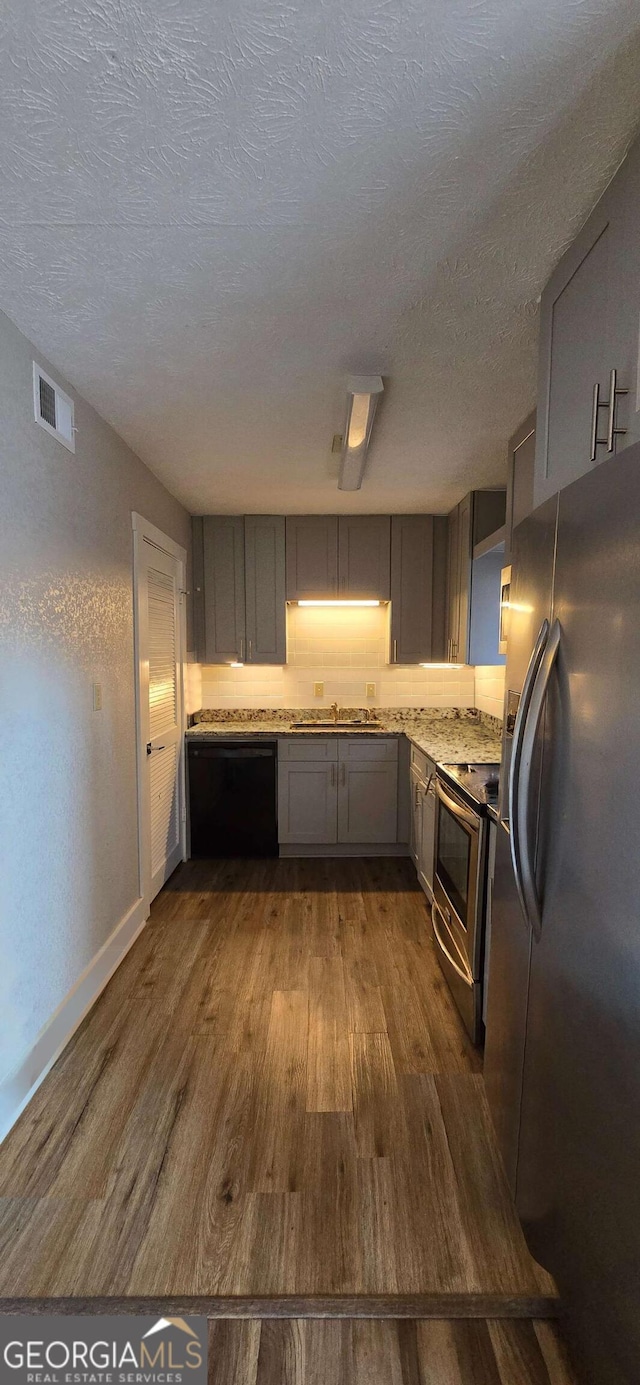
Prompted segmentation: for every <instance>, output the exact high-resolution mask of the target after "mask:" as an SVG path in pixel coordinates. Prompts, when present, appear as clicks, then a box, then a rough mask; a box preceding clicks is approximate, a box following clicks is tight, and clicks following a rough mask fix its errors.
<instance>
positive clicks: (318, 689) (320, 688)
mask: <svg viewBox="0 0 640 1385" xmlns="http://www.w3.org/2000/svg"><path fill="white" fill-rule="evenodd" d="M313 696H314V697H324V683H314V685H313Z"/></svg>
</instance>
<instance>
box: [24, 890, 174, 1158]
mask: <svg viewBox="0 0 640 1385" xmlns="http://www.w3.org/2000/svg"><path fill="white" fill-rule="evenodd" d="M148 917H149V911H148V908H147V907H146V901H145V900H144V899H138V900H136V902H135V904H133V905H132V907H131V908H130V909H129V910H128V912H127V913H126V914H125V916H124V918H123V919H121V920H120V923H118V924H117V925H116V927H115V928H114V930H113V933H111V935H110V936H109V937H108V938H107V941H106V943H103V945H102V947H101V948H100V951H99V952H96V955H95V957H93V958H92V959H91V961H90V963H89V965H88V967H86V968H85V970H84V971H83V973H82V976H80V977H79V978H78V980H77V981H76V983H75V986H72V988H71V990H70V991H69V992H68V994H67V995H66V996H65V998H64V1000H63V1001H62V1004H61V1005H59V1006H58V1009H57V1010H56V1011H55V1012H54V1014H53V1015H52V1016H51V1019H50V1020H48V1021H47V1023H46V1024H45V1026H44V1029H41V1031H40V1033H39V1035H38V1037H37V1039H36V1041H35V1043H34V1044H33V1045H32V1047H31V1048H30V1049H29V1051H28V1053H26V1054H25V1056H24V1057H23V1058H22V1059H21V1061H20V1062H19V1063H18V1066H17V1067H16V1068H14V1070H13V1072H12V1073H10V1075H9V1076H8V1077H6V1078H5V1079H4V1081H3V1082H0V1141H2V1140H4V1138H5V1136H6V1135H8V1133H9V1131H10V1130H11V1127H12V1126H13V1125H15V1123H16V1121H17V1119H18V1116H19V1115H20V1114H21V1112H22V1111H24V1108H25V1106H26V1105H27V1104H28V1102H29V1101H30V1100H31V1098H32V1096H33V1094H34V1092H35V1091H37V1089H38V1087H39V1086H40V1083H41V1082H42V1081H43V1079H44V1078H45V1077H46V1075H47V1073H48V1072H49V1069H50V1068H52V1067H53V1064H54V1063H55V1061H56V1058H59V1057H60V1054H61V1053H62V1050H63V1049H64V1048H66V1045H67V1044H68V1042H69V1039H70V1038H71V1036H72V1034H74V1033H75V1031H76V1029H77V1028H78V1025H79V1024H81V1022H82V1020H83V1019H84V1017H85V1015H86V1014H87V1012H88V1011H89V1010H90V1009H91V1006H92V1005H94V1004H95V1002H96V1000H97V999H98V996H99V995H100V992H101V991H103V990H104V988H105V986H106V984H107V981H109V980H110V978H111V977H112V976H113V973H114V971H116V969H117V967H118V966H119V965H120V963H121V961H122V959H123V957H124V956H125V955H126V953H127V952H128V951H129V948H130V947H131V945H132V943H134V942H135V940H136V938H137V936H138V934H139V933H141V932H142V929H143V928H144V925H145V923H146V922H147V919H148Z"/></svg>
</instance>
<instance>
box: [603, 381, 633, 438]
mask: <svg viewBox="0 0 640 1385" xmlns="http://www.w3.org/2000/svg"><path fill="white" fill-rule="evenodd" d="M617 382H618V372H617V370H612V371H611V374H610V376H609V419H608V423H607V452H613V448H614V443H615V439H616V438H619V437H622V436H623V434H624V433H626V431H627V430H626V428H616V399H618V398H619V396H620V395H621V394H628V393H629V391H628V390H620V389H618V383H617Z"/></svg>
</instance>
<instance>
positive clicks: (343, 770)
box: [340, 761, 347, 787]
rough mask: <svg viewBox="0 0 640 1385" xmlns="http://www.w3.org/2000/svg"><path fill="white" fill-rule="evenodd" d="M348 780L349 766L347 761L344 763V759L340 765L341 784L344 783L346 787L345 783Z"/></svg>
mask: <svg viewBox="0 0 640 1385" xmlns="http://www.w3.org/2000/svg"><path fill="white" fill-rule="evenodd" d="M346 782H347V766H346V765H345V763H344V761H343V763H342V764H341V766H340V783H341V784H342V785H343V787H344V785H345V784H346Z"/></svg>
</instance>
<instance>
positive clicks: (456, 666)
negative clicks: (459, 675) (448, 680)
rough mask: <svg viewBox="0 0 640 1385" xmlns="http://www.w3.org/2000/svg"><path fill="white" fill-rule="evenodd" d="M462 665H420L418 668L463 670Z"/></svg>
mask: <svg viewBox="0 0 640 1385" xmlns="http://www.w3.org/2000/svg"><path fill="white" fill-rule="evenodd" d="M464 667H465V665H464V664H421V665H420V668H464Z"/></svg>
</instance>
